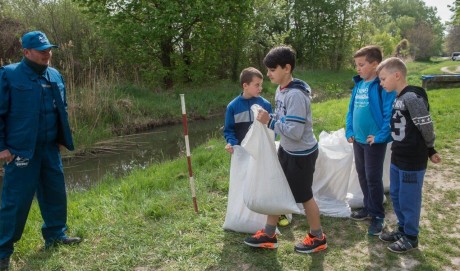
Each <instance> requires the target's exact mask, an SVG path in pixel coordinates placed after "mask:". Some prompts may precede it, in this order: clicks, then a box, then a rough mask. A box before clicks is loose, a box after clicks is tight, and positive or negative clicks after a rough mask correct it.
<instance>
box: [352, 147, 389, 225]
mask: <svg viewBox="0 0 460 271" xmlns="http://www.w3.org/2000/svg"><path fill="white" fill-rule="evenodd" d="M386 150H387V144H386V143H374V144H372V145H369V144H361V143H358V142H356V141H355V142H354V143H353V152H354V155H355V166H356V172H357V173H358V179H359V185H360V186H361V191H362V192H363V195H364V199H363V203H364V209H365V210H367V212H368V214H369V215H370V216H371V217H379V218H384V217H385V209H384V207H383V196H384V195H383V193H384V191H383V180H382V176H383V162H384V161H385V153H386Z"/></svg>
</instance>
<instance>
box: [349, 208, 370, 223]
mask: <svg viewBox="0 0 460 271" xmlns="http://www.w3.org/2000/svg"><path fill="white" fill-rule="evenodd" d="M350 218H351V219H353V220H357V221H362V220H366V219H371V218H372V217H370V216H369V213H368V212H367V211H366V210H365V209H361V210H359V211H354V212H352V213H351V215H350Z"/></svg>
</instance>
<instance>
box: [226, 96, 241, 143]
mask: <svg viewBox="0 0 460 271" xmlns="http://www.w3.org/2000/svg"><path fill="white" fill-rule="evenodd" d="M234 115H235V113H234V110H233V107H231V106H230V105H228V106H227V111H226V112H225V124H224V137H225V141H227V143H229V144H230V145H232V146H233V145H237V144H238V139H237V138H236V133H235V117H234Z"/></svg>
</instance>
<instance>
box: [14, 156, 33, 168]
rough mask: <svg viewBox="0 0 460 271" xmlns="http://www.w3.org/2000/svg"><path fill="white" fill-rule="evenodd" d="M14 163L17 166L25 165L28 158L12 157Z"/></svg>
mask: <svg viewBox="0 0 460 271" xmlns="http://www.w3.org/2000/svg"><path fill="white" fill-rule="evenodd" d="M14 164H15V165H16V166H17V167H27V166H28V165H29V159H27V158H24V157H20V156H17V157H16V159H14Z"/></svg>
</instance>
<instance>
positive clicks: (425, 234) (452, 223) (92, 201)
mask: <svg viewBox="0 0 460 271" xmlns="http://www.w3.org/2000/svg"><path fill="white" fill-rule="evenodd" d="M429 97H430V100H431V106H432V108H433V112H432V113H433V118H434V120H435V122H436V123H435V125H436V127H435V128H436V132H437V135H438V139H437V146H438V151H440V152H441V154H442V155H443V159H444V160H443V163H442V164H440V165H436V166H433V165H430V168H429V171H428V173H427V178H426V181H425V187H424V199H423V206H424V209H423V212H422V222H421V224H422V227H421V235H420V249H418V250H416V251H413V252H411V253H409V254H406V255H395V254H392V253H390V252H387V249H386V248H385V245H384V244H382V242H380V241H379V240H378V238H376V237H370V236H367V235H366V231H367V223H362V222H355V221H352V220H349V219H343V218H331V217H322V223H323V227H324V230H325V232H326V234H327V235H328V237H329V239H328V241H329V248H328V250H327V251H325V252H321V253H319V254H314V255H300V254H297V253H295V252H294V250H293V245H294V243H295V242H296V241H299V240H301V239H302V238H303V236H304V234H305V232H306V230H307V228H308V226H307V225H306V222H305V220H304V217H302V216H294V219H293V223H292V224H291V225H290V226H288V227H287V228H283V229H281V232H282V236H281V237H280V238H279V240H280V247H279V248H278V249H277V250H275V251H267V250H256V249H252V248H249V247H247V246H245V245H244V244H243V243H242V240H243V239H244V237H245V236H246V235H245V234H240V233H234V232H226V231H223V230H222V228H221V226H222V224H223V222H224V218H225V212H226V204H227V193H228V179H229V175H228V174H229V162H230V157H229V155H228V154H227V153H226V152H225V151H224V150H223V146H224V140H223V139H221V138H217V139H212V140H210V141H209V142H208V143H207V144H205V145H203V146H201V147H199V148H197V149H195V150H193V152H192V164H193V168H194V172H195V179H196V185H197V198H198V206H199V209H200V213H199V214H198V215H197V214H195V213H194V211H193V207H192V201H191V196H190V191H189V182H188V173H187V164H186V159H185V158H184V157H182V158H180V159H177V160H174V161H168V162H165V163H162V164H158V165H153V166H151V167H149V168H147V169H145V170H135V171H134V172H133V173H132V174H131V175H129V176H128V177H126V178H123V179H114V178H111V177H107V178H106V180H105V181H104V182H101V184H100V185H98V186H97V187H95V188H93V189H91V190H90V191H87V192H82V193H74V194H71V195H70V199H69V226H70V234H71V235H80V236H82V237H83V238H84V242H83V243H82V244H80V245H79V246H76V247H59V248H56V249H51V250H46V251H43V250H42V246H43V242H42V240H41V236H40V226H41V218H40V215H39V211H38V208H37V206H36V205H35V204H34V205H33V208H32V211H31V214H30V217H29V220H28V223H27V226H26V232H25V234H24V236H23V238H22V240H21V241H20V242H19V243H17V246H16V248H17V251H16V253H15V254H14V256H13V262H14V263H13V270H65V271H77V270H136V271H146V270H210V271H214V270H216V271H217V270H458V268H460V266H459V261H460V258H459V256H458V255H460V228H459V227H458V222H459V219H460V209H459V208H458V202H459V200H460V189H459V184H460V180H459V176H460V170H459V163H460V161H459V160H458V157H459V155H460V148H459V147H458V145H459V143H460V131H459V129H458V127H460V122H459V120H460V103H458V101H460V89H449V90H447V89H445V90H436V91H431V92H429ZM347 103H348V99H346V98H345V99H339V100H330V101H327V102H322V103H317V104H315V105H314V107H313V110H314V111H313V117H314V123H315V131H316V133H319V132H320V131H321V130H323V129H324V130H337V129H339V128H340V127H343V122H344V115H345V112H346V109H347ZM386 208H387V214H388V216H387V220H388V221H387V222H388V223H390V224H393V225H394V223H395V218H394V215H392V214H391V213H392V212H391V205H390V204H387V205H386Z"/></svg>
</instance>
